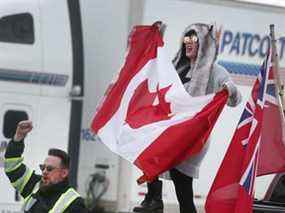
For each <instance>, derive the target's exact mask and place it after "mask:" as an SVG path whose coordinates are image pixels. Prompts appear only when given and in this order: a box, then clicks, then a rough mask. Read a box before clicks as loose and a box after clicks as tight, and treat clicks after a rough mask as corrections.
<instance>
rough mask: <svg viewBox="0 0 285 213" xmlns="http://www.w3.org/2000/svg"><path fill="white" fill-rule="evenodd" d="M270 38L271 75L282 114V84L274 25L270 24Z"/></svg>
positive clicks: (283, 101)
mask: <svg viewBox="0 0 285 213" xmlns="http://www.w3.org/2000/svg"><path fill="white" fill-rule="evenodd" d="M270 37H271V45H272V65H273V66H272V68H273V73H274V76H275V79H276V84H277V89H278V95H279V98H280V102H281V107H282V110H283V112H284V111H285V100H284V84H283V82H282V81H281V79H280V73H279V59H278V54H277V51H276V39H275V32H274V24H270Z"/></svg>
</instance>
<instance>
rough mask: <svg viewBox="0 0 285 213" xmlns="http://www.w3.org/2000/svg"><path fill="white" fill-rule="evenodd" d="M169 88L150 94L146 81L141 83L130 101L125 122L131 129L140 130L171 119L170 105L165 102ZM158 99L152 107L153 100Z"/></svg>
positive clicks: (157, 89) (157, 88)
mask: <svg viewBox="0 0 285 213" xmlns="http://www.w3.org/2000/svg"><path fill="white" fill-rule="evenodd" d="M170 87H171V85H170V86H167V87H165V88H162V89H159V85H157V87H156V91H155V92H153V93H151V92H150V91H149V89H148V83H147V80H145V81H143V82H142V83H141V84H140V85H139V86H138V87H137V88H136V90H135V92H134V95H133V97H132V98H131V100H130V103H129V107H128V112H127V117H126V122H127V123H128V124H129V125H130V127H131V128H134V129H136V128H140V127H142V126H144V125H147V124H150V123H154V122H157V121H162V120H168V119H170V118H171V116H170V113H171V110H170V103H167V102H166V101H165V95H166V93H167V91H168V90H169V89H170ZM156 97H157V98H158V104H157V105H153V103H154V100H155V98H156Z"/></svg>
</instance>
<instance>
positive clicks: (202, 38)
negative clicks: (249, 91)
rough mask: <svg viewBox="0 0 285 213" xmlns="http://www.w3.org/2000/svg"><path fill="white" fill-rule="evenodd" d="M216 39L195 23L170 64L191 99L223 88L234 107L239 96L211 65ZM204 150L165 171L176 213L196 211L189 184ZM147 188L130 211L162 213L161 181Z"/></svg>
mask: <svg viewBox="0 0 285 213" xmlns="http://www.w3.org/2000/svg"><path fill="white" fill-rule="evenodd" d="M218 40H219V32H216V30H215V27H214V26H213V25H207V24H203V23H196V24H192V25H190V26H188V27H187V28H186V29H185V31H184V32H183V34H182V38H181V41H180V48H179V50H178V52H177V54H176V55H175V57H174V59H173V64H174V66H175V68H176V70H177V73H178V74H179V77H180V79H181V81H182V83H183V85H184V87H185V89H186V91H187V92H188V93H189V94H190V95H191V96H202V95H206V94H210V93H215V92H217V91H219V90H221V89H223V88H226V89H227V90H228V92H229V98H228V102H227V105H228V106H232V107H234V106H237V105H238V104H239V103H240V102H241V94H240V92H239V91H238V89H237V87H236V86H235V85H234V83H233V81H232V80H231V79H230V76H229V73H228V72H227V71H226V70H225V68H223V67H222V66H220V65H218V64H217V63H215V62H216V58H217V54H218V46H219V45H218ZM208 148H209V141H208V142H207V143H206V145H205V146H204V148H203V149H202V151H201V152H200V153H199V154H197V155H195V156H192V157H190V158H189V159H187V160H185V161H184V162H182V163H181V164H179V165H178V166H176V167H175V168H173V169H171V170H170V171H169V175H170V178H171V179H172V181H173V183H174V186H175V191H176V195H177V199H178V202H179V208H180V213H195V212H196V208H195V205H194V201H193V186H192V183H193V178H198V177H199V168H200V165H201V162H202V160H203V159H204V156H205V154H206V152H207V150H208ZM169 175H168V176H169ZM166 176H167V175H164V177H166ZM147 188H148V193H147V194H146V196H145V199H144V200H143V202H142V203H141V205H140V206H138V207H135V208H134V212H155V213H156V212H159V213H162V212H163V202H162V196H161V194H162V182H161V181H160V180H159V179H156V180H155V181H153V182H152V183H148V184H147Z"/></svg>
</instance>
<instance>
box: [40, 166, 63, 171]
mask: <svg viewBox="0 0 285 213" xmlns="http://www.w3.org/2000/svg"><path fill="white" fill-rule="evenodd" d="M39 166H40V170H41V171H42V172H43V171H44V170H45V169H46V170H47V172H51V171H53V170H54V169H59V168H56V167H53V166H50V165H45V164H40V165H39Z"/></svg>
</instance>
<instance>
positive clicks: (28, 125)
mask: <svg viewBox="0 0 285 213" xmlns="http://www.w3.org/2000/svg"><path fill="white" fill-rule="evenodd" d="M32 129H33V124H32V121H28V120H26V121H20V122H19V123H18V125H17V130H16V133H15V135H14V141H21V140H23V139H24V138H25V137H26V135H27V134H28V133H29V132H30V131H31V130H32Z"/></svg>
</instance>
